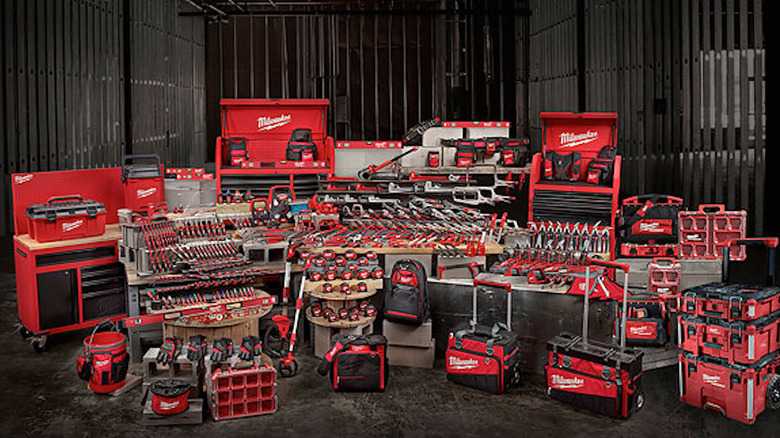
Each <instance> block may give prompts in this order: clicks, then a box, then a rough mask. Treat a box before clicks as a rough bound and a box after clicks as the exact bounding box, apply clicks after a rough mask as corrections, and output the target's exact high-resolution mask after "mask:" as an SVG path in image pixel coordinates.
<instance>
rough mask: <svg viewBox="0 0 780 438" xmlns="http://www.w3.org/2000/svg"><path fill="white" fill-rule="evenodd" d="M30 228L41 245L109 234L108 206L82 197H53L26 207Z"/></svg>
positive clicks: (28, 226)
mask: <svg viewBox="0 0 780 438" xmlns="http://www.w3.org/2000/svg"><path fill="white" fill-rule="evenodd" d="M25 214H26V216H27V228H28V232H29V234H30V237H32V238H33V239H35V240H37V241H38V242H53V241H57V240H68V239H79V238H82V237H90V236H99V235H101V234H103V233H105V232H106V207H105V206H104V205H103V204H101V203H100V202H97V201H93V200H91V199H84V198H82V197H81V195H66V196H52V197H51V198H49V199H48V200H47V201H46V203H45V204H35V205H31V206H29V207H27V211H26V212H25Z"/></svg>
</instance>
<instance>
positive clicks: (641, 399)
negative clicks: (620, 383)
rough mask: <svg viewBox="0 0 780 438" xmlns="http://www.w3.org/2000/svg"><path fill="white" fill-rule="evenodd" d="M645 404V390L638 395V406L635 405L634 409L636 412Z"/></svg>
mask: <svg viewBox="0 0 780 438" xmlns="http://www.w3.org/2000/svg"><path fill="white" fill-rule="evenodd" d="M644 406H645V393H644V392H640V393H639V394H638V395H637V396H636V406H635V407H634V411H635V412H636V411H639V410H641V409H642V408H643V407H644Z"/></svg>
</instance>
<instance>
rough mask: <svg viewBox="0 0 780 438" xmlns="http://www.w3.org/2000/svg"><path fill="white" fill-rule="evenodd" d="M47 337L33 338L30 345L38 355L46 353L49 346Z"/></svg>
mask: <svg viewBox="0 0 780 438" xmlns="http://www.w3.org/2000/svg"><path fill="white" fill-rule="evenodd" d="M47 340H48V339H47V337H46V336H38V337H35V338H33V339H32V340H31V341H30V343H31V344H32V348H33V350H35V352H36V353H43V352H44V351H46V348H47V345H46V342H47Z"/></svg>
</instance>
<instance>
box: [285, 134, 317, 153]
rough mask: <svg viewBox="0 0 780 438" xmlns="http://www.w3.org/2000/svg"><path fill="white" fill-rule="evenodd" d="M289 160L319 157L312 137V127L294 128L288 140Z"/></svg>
mask: <svg viewBox="0 0 780 438" xmlns="http://www.w3.org/2000/svg"><path fill="white" fill-rule="evenodd" d="M286 156H287V160H288V161H314V160H316V159H317V146H316V145H315V144H314V141H312V139H311V129H307V128H298V129H294V130H293V132H292V135H291V136H290V141H288V142H287V152H286Z"/></svg>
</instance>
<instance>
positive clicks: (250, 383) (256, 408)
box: [205, 358, 277, 421]
mask: <svg viewBox="0 0 780 438" xmlns="http://www.w3.org/2000/svg"><path fill="white" fill-rule="evenodd" d="M205 363H206V368H207V370H206V371H207V373H206V374H207V375H206V377H205V387H206V400H207V401H208V405H209V410H210V411H211V417H212V418H213V419H214V420H216V421H219V420H228V419H232V418H242V417H250V416H255V415H266V414H273V413H274V412H276V409H277V397H276V369H275V368H274V367H273V366H270V365H268V364H266V363H259V364H258V363H254V364H251V365H249V366H248V367H243V368H241V367H233V366H230V367H227V368H221V367H220V366H219V364H213V363H212V362H211V359H210V358H206V359H205Z"/></svg>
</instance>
